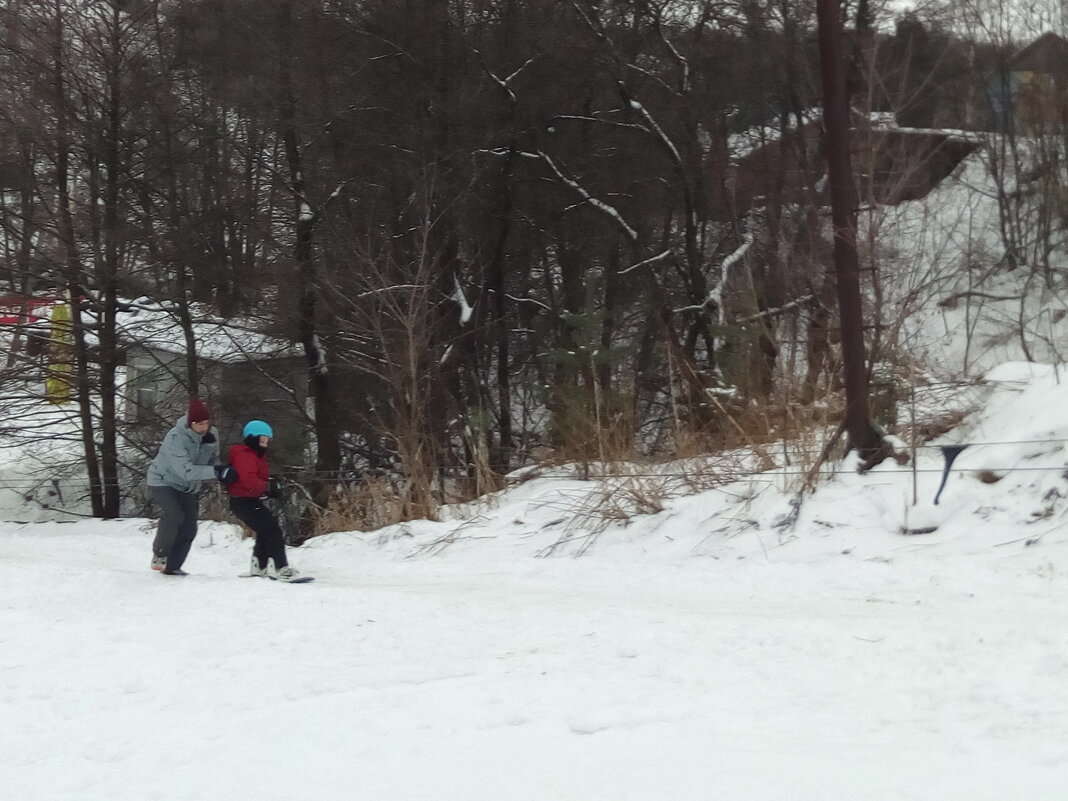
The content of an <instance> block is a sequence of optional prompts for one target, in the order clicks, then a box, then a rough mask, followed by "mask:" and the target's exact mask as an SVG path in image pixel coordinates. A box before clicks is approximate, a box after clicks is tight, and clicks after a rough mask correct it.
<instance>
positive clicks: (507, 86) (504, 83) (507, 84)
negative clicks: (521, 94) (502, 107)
mask: <svg viewBox="0 0 1068 801" xmlns="http://www.w3.org/2000/svg"><path fill="white" fill-rule="evenodd" d="M474 52H475V56H477V57H478V60H479V63H481V64H482V69H484V70H485V71H486V74H487V75H489V76H490V78H491V79H492V80H493V82H494V83H496V84H497V85H498V86H500V87H501V88H502V89H503V90H504V91H506V92H507V93H508V97H509V99H511V101H512V102H513V103H515V102H517V101H518V98H517V97H516V96H515V92H513V91H512V81H513V80H515V78H516V77H517V76H518V75H519V73H521V72H522V71H523V70H525V69H526V68H527V67H529V66H530V65H531V64H532V63H533V62H534V59H536V58H537V56H536V55H535V56H531V57H530V58H528V59H527V60H526V61H525V62H523V63H522V64H521V65H520V66H519V67H518V68H517V69H516V70H515V72H513V73H512V74H511V75H509V76H508V77H507V78H501V77H499V76H498V75H497V73H495V72H494V71H493V70H491V69H490V68H489V66H487V64H486V62H485V60H484V59H483V58H482V53H481V52H479V51H478V50H476V51H474Z"/></svg>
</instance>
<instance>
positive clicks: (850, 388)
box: [816, 0, 881, 459]
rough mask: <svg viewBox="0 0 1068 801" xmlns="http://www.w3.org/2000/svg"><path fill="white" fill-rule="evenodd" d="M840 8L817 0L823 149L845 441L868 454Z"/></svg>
mask: <svg viewBox="0 0 1068 801" xmlns="http://www.w3.org/2000/svg"><path fill="white" fill-rule="evenodd" d="M839 11H840V4H839V0H817V5H816V13H817V22H818V26H819V51H820V74H821V78H822V86H823V116H824V127H825V149H826V153H827V173H828V177H829V179H830V194H831V214H832V217H833V219H834V268H835V276H836V283H837V288H838V316H839V324H840V326H841V332H842V336H841V343H842V372H843V376H844V379H845V392H846V413H845V429H846V435H847V442H846V447H847V450H856V451H859V452H860V454H861V456H862V457H864V458H865V459H866V458H867V457H868V456H870V455H871V453H872V452H873V451H874V450H876V449H877V448H878V447H879V444H880V439H881V438H880V436H879V433H878V432H877V431H876V430H875V427H874V426H872V424H871V419H870V417H869V413H868V375H867V365H866V356H865V353H864V321H863V315H862V306H861V296H860V268H859V263H858V259H857V242H856V228H857V226H856V188H855V187H854V185H853V168H852V164H851V162H850V153H849V96H848V92H847V90H846V76H845V62H844V61H843V57H842V24H841V19H840V14H839Z"/></svg>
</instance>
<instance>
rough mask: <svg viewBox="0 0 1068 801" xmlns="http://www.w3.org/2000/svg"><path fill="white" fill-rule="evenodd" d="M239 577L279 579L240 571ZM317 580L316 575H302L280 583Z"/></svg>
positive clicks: (303, 582)
mask: <svg viewBox="0 0 1068 801" xmlns="http://www.w3.org/2000/svg"><path fill="white" fill-rule="evenodd" d="M237 577H238V578H265V579H270V580H271V581H278V579H276V578H275V577H274V576H254V575H253V574H252V573H238V574H237ZM311 581H315V576H300V577H298V578H295V579H293V580H292V581H282V582H279V583H280V584H307V583H308V582H311Z"/></svg>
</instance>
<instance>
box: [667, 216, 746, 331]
mask: <svg viewBox="0 0 1068 801" xmlns="http://www.w3.org/2000/svg"><path fill="white" fill-rule="evenodd" d="M752 244H753V234H752V233H751V232H746V234H745V237H744V238H743V240H742V244H741V245H739V246H738V247H737V248H736V249H735V251H734V252H733V253H731V254H730V255H729V256H727V258H725V259H724V260H723V263H722V264H720V266H719V283H718V284H716V286H715V288H714V289H712V291H711V292H709V293H708V297H706V298H705V299H704V301H702V302H701V303H699V304H697V305H695V306H683V307H682V308H679V309H673V310H672V311H673V313H675V314H679V313H681V312H688V311H701V310H703V309H706V308H708V307H709V306H710V305H715V307H716V310H717V312H718V313H719V324H720V325H724V324H725V323H726V322H727V315H726V310H725V309H724V308H723V290H724V289H725V288H726V286H727V278H728V277H729V275H730V271H731V268H732V267H734V265H735V264H737V263H738V262H740V261H741V260H742V259H743V258H745V254H746V253H747V252H748V250H749V247H750V246H751V245H752ZM739 322H741V321H739Z"/></svg>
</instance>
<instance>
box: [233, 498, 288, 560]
mask: <svg viewBox="0 0 1068 801" xmlns="http://www.w3.org/2000/svg"><path fill="white" fill-rule="evenodd" d="M230 511H231V512H233V513H234V517H236V518H237V519H238V520H240V521H241V522H242V523H244V524H245V525H246V526H248V527H249V528H250V529H252V530H253V531H254V532H256V544H255V545H253V546H252V555H253V556H255V557H256V559H257V560H259V565H260V570H263V568H265V567H267V560H268V559H273V560H274V567H275V569H276V570H277V569H279V568H283V567H285V566H286V565H288V564H289V562H287V561H286V541H285V536H284V535H283V534H282V528H281V527H280V526H279V525H278V521H277V520H276V519H275V517H274V515H273V514H271V510H270V509H268V508H267V505H266V504H265V503H264V502H263V500H262V499H260V498H231V499H230Z"/></svg>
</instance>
